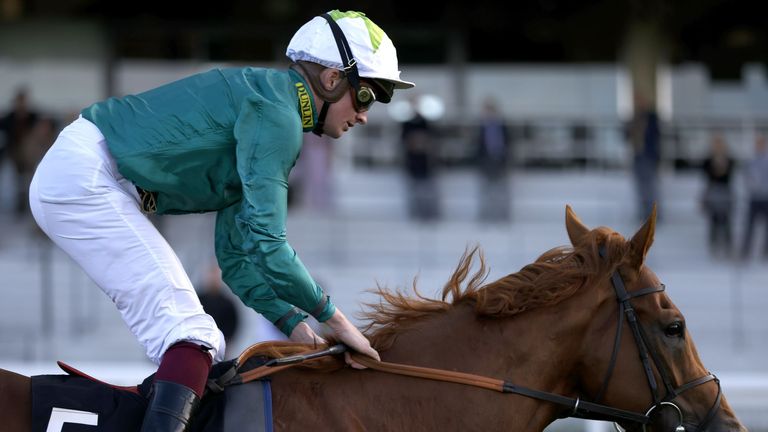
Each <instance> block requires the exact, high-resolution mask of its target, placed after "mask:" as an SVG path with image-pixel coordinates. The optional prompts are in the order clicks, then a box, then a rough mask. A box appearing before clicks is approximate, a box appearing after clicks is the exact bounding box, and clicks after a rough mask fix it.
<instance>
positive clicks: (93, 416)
mask: <svg viewBox="0 0 768 432" xmlns="http://www.w3.org/2000/svg"><path fill="white" fill-rule="evenodd" d="M275 347H277V351H280V348H284V349H286V348H288V349H294V350H295V349H296V348H297V347H299V345H297V344H292V343H289V342H266V343H262V344H256V345H252V346H251V347H249V348H248V349H246V350H245V351H244V352H243V353H242V354H241V355H240V356H239V357H238V358H237V359H234V360H229V361H225V362H222V363H218V364H216V365H214V366H213V367H212V368H211V372H210V374H209V376H208V384H207V386H206V392H205V394H204V395H203V398H202V400H201V401H200V405H199V407H198V409H197V411H196V413H195V416H194V417H193V419H192V422H191V424H190V427H189V429H188V432H271V431H272V390H271V386H270V381H269V378H268V377H269V375H271V374H273V373H275V372H278V371H280V370H282V369H285V368H287V367H291V366H294V365H296V364H299V363H302V362H304V361H306V360H309V359H314V358H317V357H321V356H326V355H329V354H338V353H341V352H343V351H344V349H345V347H343V345H339V346H336V347H332V348H329V349H325V350H314V351H309V352H307V353H305V354H298V355H292V356H288V357H282V358H272V357H269V356H266V355H263V354H260V353H261V352H264V351H269V350H273V351H274V349H275ZM277 351H276V352H277ZM57 364H58V365H59V367H60V368H61V369H62V370H63V371H64V372H66V375H37V376H33V377H31V383H32V384H31V390H32V432H45V431H47V430H50V427H51V425H52V424H59V425H63V424H64V423H70V424H81V425H88V426H87V427H83V429H82V430H83V431H89V432H90V431H94V432H135V431H137V430H139V429H140V428H141V422H142V419H143V417H144V412H145V411H146V408H147V403H148V396H149V390H150V388H151V385H152V381H153V379H154V374H153V375H150V376H149V377H147V378H146V379H144V381H143V382H142V383H140V384H137V385H135V386H118V385H114V384H110V383H107V382H105V381H102V380H99V379H97V378H94V377H93V376H91V375H89V374H87V373H85V372H83V371H80V370H78V369H76V368H75V367H73V366H71V365H68V364H66V363H64V362H61V361H59V362H57ZM94 426H95V428H94ZM61 427H63V426H61ZM72 427H74V428H75V429H72V430H80V429H77V426H74V425H73V426H72ZM56 430H59V429H56ZM67 430H70V429H67Z"/></svg>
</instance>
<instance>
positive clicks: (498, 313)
mask: <svg viewBox="0 0 768 432" xmlns="http://www.w3.org/2000/svg"><path fill="white" fill-rule="evenodd" d="M655 220H656V213H655V210H654V212H653V213H652V214H651V217H650V218H649V219H648V220H647V221H646V222H645V224H644V225H643V226H642V227H641V228H640V229H639V230H638V231H637V233H635V234H634V236H633V237H632V238H631V239H630V240H626V239H625V238H624V237H622V236H621V235H620V234H618V233H617V232H615V231H613V230H611V229H609V228H606V227H599V228H595V229H589V228H588V227H587V226H585V225H584V224H583V223H582V222H581V221H580V220H579V218H578V217H577V216H576V215H575V214H574V213H573V211H572V210H571V208H570V207H566V228H567V232H568V236H569V238H570V241H571V244H572V245H571V246H569V247H559V248H555V249H552V250H550V251H548V252H545V253H544V254H543V255H542V256H540V257H539V258H538V259H537V260H536V261H535V262H533V263H531V264H528V265H526V266H524V267H523V268H522V269H521V270H520V271H518V272H517V273H512V274H509V275H507V276H505V277H503V278H501V279H499V280H496V281H494V282H490V283H487V284H486V283H484V281H485V277H486V276H487V274H488V272H487V270H486V268H485V264H484V262H483V259H482V254H480V253H478V250H477V248H475V249H474V250H471V251H469V252H467V253H465V255H464V256H463V257H462V259H461V261H460V263H459V265H458V268H457V269H456V271H455V272H454V274H453V275H452V276H451V278H450V279H449V281H448V282H447V284H446V285H445V287H444V289H443V292H442V298H441V299H439V300H435V299H429V298H426V297H423V296H421V295H420V294H419V293H418V292H414V293H413V294H408V293H404V292H402V291H389V290H386V289H383V288H380V289H379V290H378V293H379V294H380V296H381V298H380V302H379V303H378V304H373V305H369V307H370V311H369V312H367V314H366V316H367V318H368V320H369V322H370V325H369V326H368V328H367V330H366V332H367V334H368V337H369V338H370V340H371V342H372V344H373V345H374V346H375V347H376V348H377V349H378V350H379V352H380V354H381V357H382V361H383V362H384V363H382V364H390V363H396V364H398V365H409V366H415V367H421V368H422V369H421V372H424V371H426V372H424V375H430V373H435V374H437V375H440V374H442V375H455V374H459V373H461V374H463V375H462V376H464V377H470V378H469V379H468V381H474V379H477V380H478V381H485V382H493V383H495V382H498V383H500V384H499V385H498V389H497V391H493V390H492V389H489V388H488V387H482V386H476V385H473V383H472V382H470V383H456V382H444V381H442V380H441V379H424V378H423V377H422V378H419V377H412V376H403V375H399V374H393V373H389V372H382V371H380V370H378V369H379V365H380V364H379V365H376V364H371V363H370V362H369V364H371V368H369V369H367V370H362V371H360V370H354V369H350V368H343V367H336V368H335V370H333V371H330V372H329V371H327V370H326V371H319V370H317V369H316V368H315V369H310V368H299V367H296V368H289V369H284V370H281V371H280V372H278V373H275V374H273V375H272V376H271V380H272V408H273V421H274V430H276V431H295V430H313V431H362V430H367V431H438V430H439V431H501V430H504V431H526V432H527V431H541V430H543V429H544V428H545V427H546V426H547V425H549V424H550V423H552V422H554V421H555V420H557V419H558V418H563V417H571V416H575V417H583V418H595V419H601V420H608V421H614V422H616V423H617V424H619V425H621V426H622V427H623V428H624V429H626V430H631V431H644V430H647V431H664V432H666V431H682V430H685V431H689V432H691V431H745V430H746V429H745V428H744V427H743V426H742V425H741V423H740V422H739V421H738V419H737V418H736V416H735V415H734V413H733V411H732V409H731V408H730V406H729V405H728V402H727V401H726V398H725V396H724V395H723V394H722V392H721V388H720V384H719V381H718V380H717V378H716V377H715V376H714V375H712V374H711V373H710V372H708V370H707V369H706V368H705V367H704V365H703V364H702V362H701V360H700V358H699V356H698V354H697V352H696V347H695V346H694V343H693V339H692V337H691V335H690V333H689V332H688V330H687V329H686V325H685V319H684V317H683V315H682V313H681V312H680V310H678V309H677V307H675V305H674V304H673V303H672V300H670V298H669V296H668V294H667V292H666V291H665V287H664V285H663V284H662V283H661V282H660V280H659V278H658V277H657V276H656V274H654V272H653V271H652V270H651V269H650V268H649V267H648V266H647V265H645V264H644V262H645V257H646V254H647V253H648V250H649V248H650V247H651V244H652V242H653V236H654V230H655ZM475 261H479V266H476V265H473V262H475ZM474 267H479V268H478V269H477V270H475V271H473V268H474ZM414 291H415V289H414ZM332 363H334V364H341V362H340V361H338V360H335V359H334V361H333V362H332ZM427 378H430V377H429V376H427ZM433 378H434V377H433ZM494 385H495V384H494ZM28 405H29V379H28V378H26V377H22V376H19V375H16V374H13V373H11V372H2V373H0V413H4V414H3V422H4V428H3V429H4V430H9V431H26V430H28V429H29V426H28V425H29V419H28V418H25V417H24V416H25V415H27V416H28V415H29V406H28ZM11 413H13V414H14V415H10V414H11Z"/></svg>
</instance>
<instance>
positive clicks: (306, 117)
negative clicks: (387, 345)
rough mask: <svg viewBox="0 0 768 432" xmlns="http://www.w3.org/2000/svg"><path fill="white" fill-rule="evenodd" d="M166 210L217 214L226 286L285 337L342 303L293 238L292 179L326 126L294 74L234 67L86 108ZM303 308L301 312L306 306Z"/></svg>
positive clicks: (131, 174) (129, 170)
mask: <svg viewBox="0 0 768 432" xmlns="http://www.w3.org/2000/svg"><path fill="white" fill-rule="evenodd" d="M82 116H83V117H84V118H86V119H88V120H90V121H91V122H92V123H94V124H95V125H96V126H98V128H99V130H100V131H101V132H102V134H104V136H105V138H106V140H107V145H108V147H109V150H110V152H111V153H112V156H113V157H114V158H115V160H116V162H117V166H118V169H119V170H120V173H121V174H122V175H123V176H125V178H127V179H129V180H131V181H132V182H133V183H134V184H135V185H136V186H138V187H140V188H141V189H144V190H146V191H151V192H154V193H155V194H156V211H157V213H158V214H184V213H198V212H210V211H216V212H217V216H216V233H215V237H216V241H215V243H216V257H217V259H218V262H219V266H220V267H221V269H222V276H223V279H224V282H226V283H227V285H228V286H229V287H230V288H231V289H232V291H233V292H234V293H235V294H237V295H238V296H239V297H240V299H241V300H242V301H243V302H244V303H245V304H246V305H248V306H250V307H251V308H253V309H254V310H256V311H257V312H259V313H261V314H263V315H264V316H265V317H266V318H267V319H269V320H270V321H272V322H273V323H274V324H275V325H276V326H277V327H278V328H279V329H280V330H281V331H282V332H283V333H285V334H286V335H290V334H291V332H292V331H293V328H294V327H295V326H296V325H297V324H298V323H299V322H301V320H303V319H304V318H306V315H305V314H303V313H302V312H301V311H300V310H303V311H305V312H308V313H310V314H311V315H313V316H314V317H315V318H317V320H318V321H320V322H323V321H325V320H327V319H329V318H330V317H331V315H333V313H334V312H335V310H336V309H335V306H334V305H333V303H331V301H330V300H329V299H328V297H327V296H325V294H324V293H323V290H322V289H321V288H320V287H319V286H318V285H317V284H316V283H315V281H314V280H313V279H312V277H311V276H310V274H309V273H308V271H307V270H306V268H305V267H304V265H303V264H302V262H301V260H300V259H299V257H298V256H297V254H296V252H295V251H294V250H293V248H292V247H291V246H290V245H289V244H288V242H287V241H286V229H285V219H286V214H287V210H288V209H287V206H288V202H287V194H288V174H289V173H290V171H291V169H292V168H293V166H294V164H295V163H296V159H297V158H298V156H299V151H300V149H301V145H302V142H303V141H302V140H303V135H302V134H303V133H304V132H308V131H311V130H312V128H313V127H314V125H315V123H316V122H317V110H316V109H315V105H314V100H313V99H312V93H311V92H310V91H309V86H308V84H307V83H306V82H305V81H304V79H303V77H301V75H299V74H298V73H296V72H295V71H292V70H284V71H280V70H274V69H263V68H251V67H246V68H224V69H213V70H211V71H208V72H203V73H200V74H196V75H192V76H190V77H187V78H184V79H181V80H179V81H175V82H172V83H169V84H166V85H163V86H161V87H158V88H155V89H153V90H149V91H147V92H144V93H140V94H137V95H129V96H125V97H121V98H109V99H107V100H105V101H103V102H99V103H96V104H94V105H91V106H90V107H88V108H86V109H84V110H83V111H82ZM298 309H300V310H298Z"/></svg>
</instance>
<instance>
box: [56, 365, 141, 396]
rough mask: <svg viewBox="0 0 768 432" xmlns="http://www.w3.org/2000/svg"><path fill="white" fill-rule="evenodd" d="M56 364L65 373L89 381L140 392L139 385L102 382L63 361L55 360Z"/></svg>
mask: <svg viewBox="0 0 768 432" xmlns="http://www.w3.org/2000/svg"><path fill="white" fill-rule="evenodd" d="M56 364H58V365H59V367H60V368H61V370H63V371H64V372H66V373H67V375H71V376H77V377H81V378H85V379H89V380H91V381H94V382H97V383H100V384H104V385H107V386H110V387H112V388H114V389H117V390H123V391H127V392H131V393H135V394H137V395H140V394H141V393H140V392H139V387H138V386H118V385H114V384H110V383H108V382H104V381H102V380H100V379H96V378H94V377H92V376H90V375H88V374H87V373H85V372H82V371H80V370H77V369H75V368H74V367H72V366H70V365H68V364H66V363H64V362H63V361H57V362H56Z"/></svg>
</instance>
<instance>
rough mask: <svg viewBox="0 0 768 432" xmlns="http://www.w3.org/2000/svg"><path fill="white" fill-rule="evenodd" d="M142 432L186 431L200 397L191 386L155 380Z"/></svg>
mask: <svg viewBox="0 0 768 432" xmlns="http://www.w3.org/2000/svg"><path fill="white" fill-rule="evenodd" d="M152 389H153V393H152V397H151V399H150V401H149V406H148V407H147V412H146V413H145V414H144V423H142V425H141V432H184V431H185V430H186V429H187V425H188V424H189V419H190V418H191V417H192V413H193V412H194V411H195V409H196V408H197V404H198V402H199V401H200V398H198V397H197V395H196V394H195V392H193V391H192V390H191V389H190V388H188V387H186V386H183V385H181V384H176V383H174V382H170V381H155V383H154V384H152Z"/></svg>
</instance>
